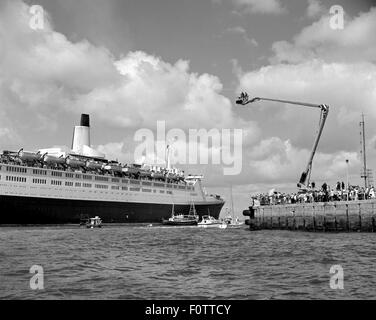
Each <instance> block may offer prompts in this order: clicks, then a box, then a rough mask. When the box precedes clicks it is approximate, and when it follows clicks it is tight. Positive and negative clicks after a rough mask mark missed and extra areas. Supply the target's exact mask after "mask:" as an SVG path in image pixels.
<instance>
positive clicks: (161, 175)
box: [151, 172, 165, 179]
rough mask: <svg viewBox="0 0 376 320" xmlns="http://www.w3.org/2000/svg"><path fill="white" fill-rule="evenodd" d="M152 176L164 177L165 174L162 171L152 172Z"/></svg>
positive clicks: (155, 177)
mask: <svg viewBox="0 0 376 320" xmlns="http://www.w3.org/2000/svg"><path fill="white" fill-rule="evenodd" d="M151 176H152V178H153V179H164V178H165V175H164V174H163V173H162V172H152V173H151Z"/></svg>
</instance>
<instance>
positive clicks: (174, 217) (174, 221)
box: [162, 203, 199, 226]
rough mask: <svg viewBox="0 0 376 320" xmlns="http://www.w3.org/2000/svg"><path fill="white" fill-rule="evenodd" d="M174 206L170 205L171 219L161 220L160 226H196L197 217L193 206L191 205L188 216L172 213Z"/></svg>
mask: <svg viewBox="0 0 376 320" xmlns="http://www.w3.org/2000/svg"><path fill="white" fill-rule="evenodd" d="M174 207H175V206H174V204H173V205H172V213H171V218H169V219H163V220H162V224H163V225H166V226H197V224H198V220H199V216H198V215H197V213H196V209H195V207H194V204H193V203H192V204H191V207H190V209H189V214H188V215H184V214H176V213H175V211H174Z"/></svg>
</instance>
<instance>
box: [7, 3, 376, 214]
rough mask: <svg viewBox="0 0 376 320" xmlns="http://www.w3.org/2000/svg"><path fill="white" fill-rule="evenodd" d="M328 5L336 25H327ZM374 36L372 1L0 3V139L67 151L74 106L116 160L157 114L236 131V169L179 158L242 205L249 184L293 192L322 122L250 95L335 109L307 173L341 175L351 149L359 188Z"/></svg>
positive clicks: (370, 116)
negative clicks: (40, 22)
mask: <svg viewBox="0 0 376 320" xmlns="http://www.w3.org/2000/svg"><path fill="white" fill-rule="evenodd" d="M32 5H40V6H42V8H43V9H44V12H45V15H44V17H45V24H44V27H43V29H40V30H39V29H38V30H34V29H32V28H30V20H31V19H32V13H31V12H30V7H31V6H32ZM333 5H340V6H341V7H342V8H343V9H344V12H345V16H344V28H343V29H338V30H334V29H333V28H331V27H330V21H331V18H332V15H331V13H330V8H331V7H332V6H333ZM375 32H376V3H374V2H372V1H350V0H341V1H340V0H338V1H337V0H336V1H319V0H307V1H305V0H288V1H282V0H281V1H279V0H262V1H261V0H227V1H226V0H202V1H188V0H156V1H150V0H149V1H146V0H137V1H136V0H106V1H104V0H39V1H29V0H24V1H21V0H0V147H1V149H4V150H6V149H11V150H17V149H19V148H21V147H24V148H25V149H27V150H37V149H39V148H45V147H53V146H66V147H70V144H71V134H72V127H73V125H77V124H78V121H79V116H80V114H81V113H89V114H90V115H91V124H92V144H93V146H94V147H95V148H97V149H98V150H100V151H102V152H105V153H106V154H107V155H108V157H110V158H113V159H118V160H119V161H122V162H123V163H131V162H134V161H136V160H137V159H135V154H134V151H135V149H136V148H137V146H138V145H139V142H137V141H135V139H134V135H135V133H136V132H137V131H138V130H139V129H150V130H152V131H153V132H155V131H156V127H157V121H158V120H159V121H166V128H167V130H169V129H173V128H178V129H181V130H183V131H184V132H185V133H187V134H188V132H189V130H190V129H207V130H210V129H213V128H216V129H219V130H221V129H231V130H235V129H240V130H243V138H242V141H241V143H240V142H239V141H235V142H234V143H233V146H232V147H233V148H235V145H236V144H239V143H240V145H241V150H242V152H241V154H237V155H236V156H237V161H238V162H241V164H242V168H241V171H240V172H239V173H238V174H235V175H225V174H224V172H223V167H224V165H223V164H222V163H221V164H219V165H217V164H212V163H209V164H208V165H205V164H198V165H185V164H181V165H180V167H181V168H182V169H184V170H185V171H186V172H187V173H188V172H189V173H203V174H204V176H205V180H204V185H205V186H206V188H207V190H208V191H209V192H215V193H219V194H221V195H223V196H224V197H225V198H226V199H229V190H230V189H229V188H230V186H231V185H232V186H233V193H234V206H235V210H236V211H237V212H241V210H243V208H246V207H247V205H248V203H249V196H250V194H251V193H259V192H267V191H268V190H270V189H272V188H276V189H278V190H281V191H286V192H292V191H295V190H296V182H297V180H298V179H299V177H300V174H301V172H302V171H303V170H304V168H305V166H306V162H307V160H308V157H309V153H310V150H311V147H312V144H313V140H314V138H315V133H316V130H317V128H318V122H319V110H314V109H310V108H302V107H295V106H290V105H285V104H278V103H267V102H259V103H257V104H255V105H252V107H239V106H238V105H236V104H235V99H236V97H237V95H238V94H239V93H240V92H241V91H247V92H249V94H250V95H251V96H262V97H267V98H276V99H285V100H293V101H305V102H310V103H317V104H321V103H325V104H328V105H330V113H329V117H328V121H327V124H326V127H325V128H324V133H323V136H322V139H321V141H320V144H319V148H318V152H317V154H316V156H315V159H314V164H313V172H312V180H314V181H315V182H316V184H322V183H323V182H324V181H326V182H328V183H329V184H332V185H333V184H334V183H335V182H336V181H338V180H341V181H342V180H345V179H346V163H345V160H346V159H348V160H349V173H350V182H351V183H353V184H361V179H360V170H361V165H362V163H361V158H360V153H359V150H360V134H359V121H360V118H361V114H362V113H364V114H365V119H366V136H367V157H368V159H367V160H368V167H369V168H371V169H374V168H375V164H376V151H375V148H376V127H375V126H374V125H373V124H374V122H375V121H376V38H375V37H374V34H375ZM185 147H186V143H184V142H183V141H177V142H176V143H175V146H174V148H175V149H177V150H180V149H179V148H185ZM200 148H201V149H202V150H206V151H210V152H212V151H213V152H214V153H218V152H220V150H214V149H215V148H214V146H213V145H211V144H210V143H209V144H205V143H203V144H202V145H200ZM138 160H139V159H138ZM177 166H179V164H177Z"/></svg>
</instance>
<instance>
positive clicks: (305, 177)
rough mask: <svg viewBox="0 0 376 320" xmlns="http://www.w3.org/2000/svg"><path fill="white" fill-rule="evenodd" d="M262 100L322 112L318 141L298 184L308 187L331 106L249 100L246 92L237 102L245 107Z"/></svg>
mask: <svg viewBox="0 0 376 320" xmlns="http://www.w3.org/2000/svg"><path fill="white" fill-rule="evenodd" d="M261 100H264V101H273V102H281V103H287V104H293V105H299V106H305V107H312V108H318V109H320V110H321V114H320V124H319V130H318V132H317V136H316V139H315V141H314V143H313V148H312V151H311V154H310V156H309V159H308V164H307V167H306V169H305V171H304V172H303V173H302V175H301V177H300V180H299V183H298V187H299V188H302V187H307V186H308V185H309V180H310V176H311V171H312V163H313V158H314V156H315V153H316V150H317V146H318V144H319V141H320V138H321V135H322V131H323V129H324V126H325V122H326V119H327V117H328V114H329V106H328V105H326V104H313V103H306V102H296V101H288V100H279V99H269V98H259V97H256V98H253V99H251V100H249V98H248V94H247V93H244V92H242V93H241V95H240V97H239V98H238V99H237V100H236V103H237V104H240V105H243V106H245V105H247V104H249V103H253V102H256V101H261Z"/></svg>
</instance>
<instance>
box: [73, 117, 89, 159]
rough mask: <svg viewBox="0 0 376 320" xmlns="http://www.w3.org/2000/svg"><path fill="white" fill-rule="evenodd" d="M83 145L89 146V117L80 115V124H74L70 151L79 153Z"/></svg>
mask: <svg viewBox="0 0 376 320" xmlns="http://www.w3.org/2000/svg"><path fill="white" fill-rule="evenodd" d="M84 146H87V147H90V117H89V115H88V114H82V115H81V122H80V126H75V127H74V131H73V139H72V151H73V152H74V153H78V154H81V153H82V152H83V149H84Z"/></svg>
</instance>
